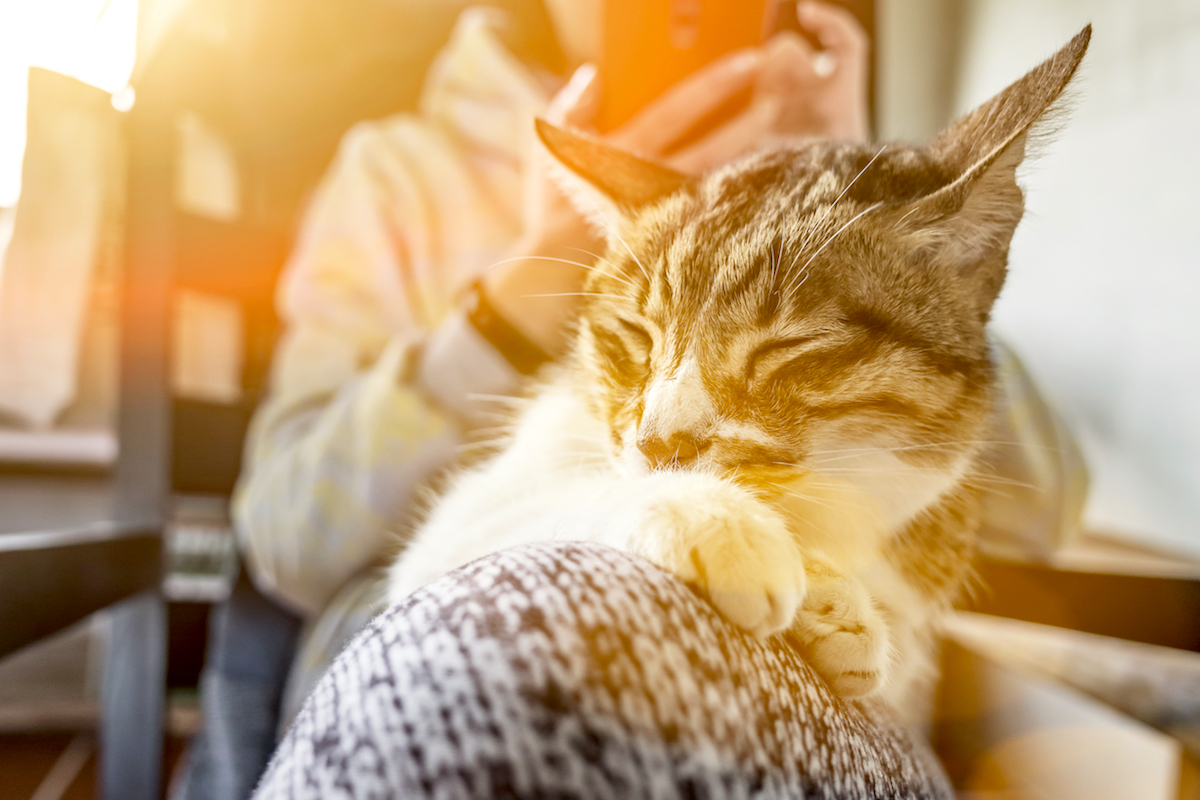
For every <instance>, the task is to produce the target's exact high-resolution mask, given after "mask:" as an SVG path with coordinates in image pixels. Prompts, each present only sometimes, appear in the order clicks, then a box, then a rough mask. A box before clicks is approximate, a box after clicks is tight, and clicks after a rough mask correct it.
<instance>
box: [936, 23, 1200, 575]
mask: <svg viewBox="0 0 1200 800" xmlns="http://www.w3.org/2000/svg"><path fill="white" fill-rule="evenodd" d="M1088 21H1091V22H1093V23H1094V26H1095V28H1094V33H1093V39H1092V47H1091V50H1090V52H1089V53H1088V56H1087V58H1086V60H1085V62H1084V67H1083V72H1082V75H1081V76H1080V77H1081V78H1082V80H1080V81H1079V82H1078V83H1077V85H1076V97H1075V108H1074V112H1073V113H1072V114H1071V117H1070V119H1069V121H1068V123H1067V124H1066V125H1065V126H1064V127H1063V129H1062V131H1061V133H1060V134H1059V136H1058V139H1057V141H1056V143H1055V144H1053V145H1052V146H1051V147H1049V148H1048V149H1047V151H1046V153H1045V155H1044V157H1042V158H1041V159H1039V160H1038V161H1037V162H1035V163H1034V164H1033V165H1032V168H1030V169H1026V171H1025V179H1024V185H1025V187H1026V189H1027V208H1028V210H1027V212H1026V216H1025V220H1024V221H1023V222H1022V224H1021V227H1020V228H1019V229H1018V231H1017V235H1016V238H1015V239H1014V241H1013V246H1012V252H1011V259H1010V273H1009V279H1008V284H1007V286H1006V287H1005V290H1004V293H1003V294H1002V296H1001V298H1000V301H999V303H998V305H997V309H996V328H997V329H998V331H999V332H1000V333H1001V334H1002V335H1003V336H1004V337H1005V338H1007V339H1008V340H1009V341H1010V342H1011V343H1012V344H1014V345H1015V346H1016V348H1017V349H1018V351H1019V352H1020V353H1021V354H1022V356H1023V357H1024V359H1025V360H1026V362H1027V363H1028V364H1029V366H1030V368H1031V370H1032V371H1033V372H1034V374H1035V375H1036V376H1037V377H1038V379H1039V382H1040V383H1041V384H1042V386H1043V388H1044V389H1045V391H1046V392H1047V394H1048V395H1049V396H1050V397H1051V398H1052V399H1053V400H1054V401H1055V402H1056V403H1057V405H1058V406H1059V407H1060V408H1061V409H1062V410H1063V412H1064V414H1065V415H1066V416H1067V418H1068V420H1069V422H1070V423H1071V424H1072V426H1073V428H1074V430H1075V431H1076V432H1077V434H1078V435H1079V436H1080V438H1081V440H1082V444H1083V445H1084V449H1085V452H1086V454H1087V456H1088V459H1089V462H1090V463H1091V466H1092V478H1093V483H1092V490H1091V496H1090V500H1089V506H1088V511H1087V514H1088V522H1089V524H1090V526H1091V527H1093V528H1095V529H1100V530H1106V531H1112V532H1119V533H1122V534H1127V535H1130V536H1132V537H1135V538H1144V539H1146V540H1149V541H1152V542H1156V543H1158V544H1160V545H1166V546H1168V547H1170V548H1172V549H1176V550H1179V551H1184V552H1190V553H1192V554H1196V555H1200V417H1198V415H1200V2H1196V1H1195V0H1099V1H1096V2H1083V1H1082V0H965V2H964V4H963V8H962V19H961V26H962V27H961V49H960V50H959V58H960V69H959V71H958V73H957V74H958V83H957V90H956V91H955V92H954V99H953V102H952V104H951V107H952V110H953V111H954V112H956V113H961V112H964V111H966V110H968V109H970V108H971V107H973V106H975V105H977V104H978V103H980V102H982V101H983V100H985V99H987V98H988V97H989V96H991V95H992V94H993V93H994V92H996V91H997V90H999V89H1001V88H1002V87H1003V86H1005V85H1006V84H1008V83H1009V82H1010V81H1012V80H1013V79H1015V78H1017V77H1019V76H1020V75H1021V74H1022V73H1023V72H1025V71H1026V70H1027V69H1029V68H1030V67H1032V66H1033V65H1034V64H1036V63H1037V62H1038V61H1039V60H1041V59H1042V58H1043V57H1045V56H1046V55H1048V54H1049V53H1051V52H1053V51H1054V50H1055V49H1056V48H1057V47H1059V46H1060V45H1062V44H1063V43H1065V42H1066V41H1067V39H1068V38H1070V37H1071V36H1072V35H1073V34H1074V33H1076V32H1077V31H1078V30H1079V29H1080V28H1081V27H1082V26H1083V24H1084V23H1086V22H1088Z"/></svg>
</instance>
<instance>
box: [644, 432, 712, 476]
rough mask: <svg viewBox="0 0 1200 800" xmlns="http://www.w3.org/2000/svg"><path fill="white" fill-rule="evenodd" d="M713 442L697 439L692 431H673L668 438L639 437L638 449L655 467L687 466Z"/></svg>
mask: <svg viewBox="0 0 1200 800" xmlns="http://www.w3.org/2000/svg"><path fill="white" fill-rule="evenodd" d="M710 444H712V443H711V442H710V441H708V440H707V439H696V438H695V437H694V436H692V435H691V434H690V433H682V432H680V433H673V434H671V436H669V437H667V438H666V439H664V438H662V437H661V436H640V437H638V442H637V446H638V450H641V451H642V455H644V456H646V459H647V460H648V461H649V462H650V466H651V467H652V468H654V469H658V468H659V467H663V466H666V465H668V464H671V463H674V464H677V465H679V466H681V467H683V466H687V465H688V464H690V463H691V462H693V461H695V460H696V459H697V458H699V457H700V454H701V453H703V452H704V451H705V450H707V449H708V447H709V445H710Z"/></svg>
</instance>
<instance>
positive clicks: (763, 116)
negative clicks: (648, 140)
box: [667, 98, 779, 174]
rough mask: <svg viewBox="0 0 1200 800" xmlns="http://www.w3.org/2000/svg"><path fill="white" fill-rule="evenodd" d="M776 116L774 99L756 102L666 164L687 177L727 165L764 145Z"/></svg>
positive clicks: (672, 157) (777, 110)
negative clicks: (684, 173)
mask: <svg viewBox="0 0 1200 800" xmlns="http://www.w3.org/2000/svg"><path fill="white" fill-rule="evenodd" d="M778 114H779V108H778V102H777V100H776V98H765V99H762V100H756V101H755V102H754V103H751V104H750V107H749V108H747V109H746V110H745V111H742V112H741V113H740V114H738V115H737V116H736V117H734V118H733V119H731V120H729V121H728V122H726V123H725V124H724V125H722V126H721V127H719V128H717V129H716V130H715V131H713V132H712V133H710V134H708V135H707V136H705V137H704V138H703V139H701V140H700V141H698V142H696V143H695V144H693V145H690V146H688V147H686V148H684V149H683V150H680V151H679V152H678V153H675V154H674V155H673V156H671V157H670V158H669V159H667V164H668V165H669V166H671V167H673V168H674V169H677V170H680V171H682V172H687V173H691V174H699V173H701V172H705V171H707V170H710V169H714V168H716V167H719V166H722V165H723V164H727V163H729V162H730V161H732V160H733V159H735V158H737V157H738V156H742V155H745V154H746V153H748V152H749V151H750V150H752V149H754V148H756V147H760V146H762V145H763V144H765V143H766V142H767V141H768V140H769V138H770V137H771V135H772V133H773V131H774V128H775V120H776V117H777V116H778Z"/></svg>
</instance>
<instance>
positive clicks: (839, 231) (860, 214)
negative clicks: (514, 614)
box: [800, 203, 883, 272]
mask: <svg viewBox="0 0 1200 800" xmlns="http://www.w3.org/2000/svg"><path fill="white" fill-rule="evenodd" d="M881 205H883V203H872V204H871V205H869V206H867V207H866V208H864V209H863V210H862V211H860V212H858V213H857V214H855V215H854V216H853V217H851V218H850V221H849V222H847V223H846V224H845V225H843V226H842V227H840V228H838V229H837V230H836V231H834V232H833V235H832V236H830V237H829V238H828V239H826V240H825V242H824V243H823V244H822V245H821V246H820V247H818V248H817V251H816V252H815V253H813V254H812V255H811V256H809V258H808V261H805V262H804V266H803V267H801V268H800V271H801V272H804V271H805V270H807V269H808V265H809V264H811V263H812V262H813V259H815V258H816V257H817V256H819V255H821V251H822V250H824V249H825V248H826V247H828V246H829V245H830V243H831V242H833V240H834V239H836V238H837V237H838V236H840V235H841V234H842V231H844V230H846V229H847V228H849V227H850V226H851V225H853V224H854V223H855V222H858V221H859V220H860V219H861V218H862V217H864V216H866V215H867V214H869V213H871V212H872V211H874V210H875V209H877V208H879V207H880V206H881Z"/></svg>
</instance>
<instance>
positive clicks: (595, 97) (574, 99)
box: [546, 64, 600, 128]
mask: <svg viewBox="0 0 1200 800" xmlns="http://www.w3.org/2000/svg"><path fill="white" fill-rule="evenodd" d="M599 105H600V79H599V77H598V72H597V70H596V66H595V65H594V64H584V65H583V66H581V67H580V68H579V69H577V70H575V73H574V74H573V75H571V79H570V80H569V81H567V84H566V85H565V86H563V88H562V89H560V90H559V91H558V93H557V94H556V95H554V98H553V99H552V100H551V101H550V105H549V106H548V107H547V108H546V120H547V121H548V122H551V123H553V124H555V125H571V126H574V127H577V128H582V127H586V126H588V125H590V124H591V122H592V120H594V119H595V117H596V111H597V108H598V107H599Z"/></svg>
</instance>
